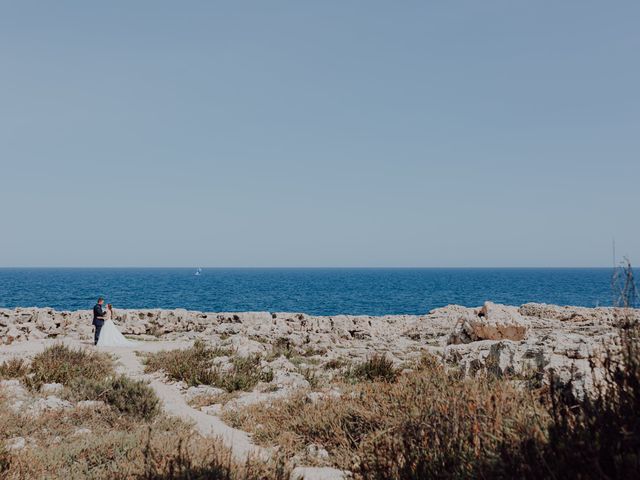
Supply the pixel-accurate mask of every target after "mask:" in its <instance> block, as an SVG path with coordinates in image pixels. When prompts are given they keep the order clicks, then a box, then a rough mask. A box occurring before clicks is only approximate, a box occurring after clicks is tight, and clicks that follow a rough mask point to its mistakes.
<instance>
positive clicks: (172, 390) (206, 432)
mask: <svg viewBox="0 0 640 480" xmlns="http://www.w3.org/2000/svg"><path fill="white" fill-rule="evenodd" d="M156 343H161V342H153V344H154V345H153V346H152V347H151V348H144V347H145V346H144V345H141V346H140V347H136V350H137V351H157V350H160V349H162V347H160V348H158V345H155V344H156ZM164 348H166V346H165V347H164ZM171 348H175V345H173V344H172V345H171ZM110 351H111V353H113V354H114V355H115V356H116V357H117V358H118V360H119V362H120V365H119V366H118V371H119V372H120V373H124V374H126V375H127V376H129V377H132V378H136V379H139V380H146V381H148V382H149V385H150V386H151V387H152V388H153V389H154V390H155V392H156V395H158V398H160V400H161V401H162V403H163V405H164V410H165V412H167V413H168V414H169V415H174V416H176V417H180V418H183V419H185V420H191V421H193V422H194V424H195V428H196V429H197V430H198V432H200V434H201V435H203V436H206V437H220V439H221V440H222V441H223V443H224V444H225V445H226V446H227V447H229V448H230V449H231V452H232V453H233V456H234V458H236V459H237V460H238V461H241V462H243V461H245V460H246V459H247V457H249V456H251V457H260V458H263V459H265V460H266V459H268V458H269V456H270V455H269V451H268V450H267V449H265V448H262V447H259V446H257V445H255V444H253V443H252V442H251V439H250V438H249V435H248V434H247V433H246V432H243V431H241V430H238V429H235V428H232V427H230V426H229V425H227V424H226V423H224V422H223V421H222V420H220V419H219V418H218V417H217V416H214V415H210V414H207V413H204V412H201V411H200V410H196V409H195V408H193V407H191V406H190V405H189V404H188V403H187V402H186V401H185V399H184V397H183V396H182V394H181V393H180V392H179V391H178V389H177V388H176V387H174V386H173V385H169V384H166V383H164V382H162V381H160V380H158V379H155V378H152V377H151V376H150V375H146V374H145V373H144V372H143V367H142V363H141V362H140V359H139V358H138V356H137V355H136V353H135V351H133V350H131V349H122V348H117V349H116V348H113V349H110Z"/></svg>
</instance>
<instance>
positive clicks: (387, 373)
mask: <svg viewBox="0 0 640 480" xmlns="http://www.w3.org/2000/svg"><path fill="white" fill-rule="evenodd" d="M398 374H399V371H398V370H397V369H396V368H395V367H394V366H393V361H391V360H390V359H389V358H387V356H386V355H384V354H378V353H375V354H373V355H372V356H371V357H370V358H368V359H367V360H366V361H364V362H362V363H358V364H356V365H355V366H353V367H351V368H350V369H349V370H347V372H346V377H347V379H351V380H354V381H376V380H379V381H385V382H394V381H395V380H396V378H397V377H398Z"/></svg>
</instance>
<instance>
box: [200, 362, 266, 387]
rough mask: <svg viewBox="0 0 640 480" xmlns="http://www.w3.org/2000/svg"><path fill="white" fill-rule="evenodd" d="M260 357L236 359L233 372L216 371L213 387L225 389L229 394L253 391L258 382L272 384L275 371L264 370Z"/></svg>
mask: <svg viewBox="0 0 640 480" xmlns="http://www.w3.org/2000/svg"><path fill="white" fill-rule="evenodd" d="M260 363H261V357H260V355H250V356H248V357H235V358H234V359H233V360H232V367H231V370H229V371H226V372H221V371H220V370H215V371H214V372H213V379H212V383H211V385H215V386H216V387H219V388H224V389H225V390H226V391H227V392H235V391H237V390H245V391H248V390H251V389H253V387H255V386H256V385H257V384H258V382H267V383H268V382H271V381H272V380H273V371H271V370H262V368H261V366H260Z"/></svg>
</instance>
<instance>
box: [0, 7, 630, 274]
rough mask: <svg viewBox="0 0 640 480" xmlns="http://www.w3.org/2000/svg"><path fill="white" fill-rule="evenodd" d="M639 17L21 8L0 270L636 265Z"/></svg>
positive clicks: (5, 128) (6, 61)
mask: <svg viewBox="0 0 640 480" xmlns="http://www.w3.org/2000/svg"><path fill="white" fill-rule="evenodd" d="M638 25H640V3H638V2H631V1H617V2H595V1H563V2H551V1H548V2H545V1H513V0H505V1H491V0H487V1H483V2H478V1H467V2H465V1H459V2H458V1H456V2H445V1H420V2H410V1H407V2H377V1H322V2H305V1H290V2H283V1H273V2H262V1H255V2H204V1H202V2H199V1H190V2H164V1H157V0H155V1H148V2H146V1H136V2H118V1H112V2H86V1H78V2H69V1H57V2H44V1H42V2H30V1H21V2H8V1H7V2H1V3H0V60H1V75H0V105H1V108H2V115H0V162H1V163H0V166H1V169H0V213H1V224H0V225H1V227H2V233H1V234H0V266H35V265H39V266H192V265H195V266H197V265H200V266H600V265H603V266H607V265H609V264H610V262H611V239H612V237H613V236H615V237H616V241H617V244H618V252H619V253H620V254H624V253H626V254H628V255H630V256H631V258H632V260H634V259H635V261H636V262H637V261H639V260H640V244H639V242H638V240H639V238H640V222H639V221H638V212H639V207H640V205H639V203H640V201H639V200H640V189H639V188H638V178H639V174H640V159H639V152H640V95H638V85H640V60H639V58H640V57H639V56H638V52H640V29H638Z"/></svg>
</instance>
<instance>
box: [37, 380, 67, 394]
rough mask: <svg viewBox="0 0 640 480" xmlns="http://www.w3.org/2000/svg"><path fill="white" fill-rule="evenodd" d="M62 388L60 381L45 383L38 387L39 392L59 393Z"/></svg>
mask: <svg viewBox="0 0 640 480" xmlns="http://www.w3.org/2000/svg"><path fill="white" fill-rule="evenodd" d="M63 389H64V385H62V384H61V383H45V384H43V385H42V386H41V387H40V393H49V394H52V393H60V392H61V391H62V390H63Z"/></svg>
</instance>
